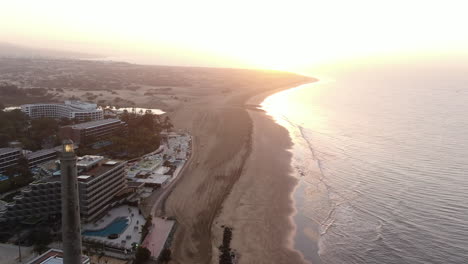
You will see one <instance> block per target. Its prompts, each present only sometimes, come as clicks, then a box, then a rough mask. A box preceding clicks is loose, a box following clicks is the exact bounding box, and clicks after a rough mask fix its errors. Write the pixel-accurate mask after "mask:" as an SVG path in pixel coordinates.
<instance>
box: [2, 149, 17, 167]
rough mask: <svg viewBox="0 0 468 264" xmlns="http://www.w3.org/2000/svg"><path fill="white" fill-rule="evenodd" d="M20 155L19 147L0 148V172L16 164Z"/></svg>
mask: <svg viewBox="0 0 468 264" xmlns="http://www.w3.org/2000/svg"><path fill="white" fill-rule="evenodd" d="M20 157H21V149H20V148H0V173H2V172H5V170H6V169H7V168H9V167H13V166H15V165H16V164H18V160H19V158H20Z"/></svg>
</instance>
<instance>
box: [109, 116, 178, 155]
mask: <svg viewBox="0 0 468 264" xmlns="http://www.w3.org/2000/svg"><path fill="white" fill-rule="evenodd" d="M121 120H122V121H124V122H125V123H126V124H127V131H122V133H120V134H118V135H114V136H113V137H111V138H110V139H109V140H110V141H111V142H112V143H113V144H112V145H109V146H106V147H105V150H106V152H108V153H109V154H110V155H112V156H119V157H125V158H130V159H131V158H136V157H140V156H142V155H144V154H146V153H149V152H152V151H154V150H156V149H158V148H159V145H160V144H161V136H160V132H161V131H162V130H164V129H170V128H172V127H173V126H172V124H171V121H170V119H169V118H168V117H166V118H165V119H164V120H161V119H160V117H159V116H158V115H155V114H152V113H145V114H144V115H138V114H135V113H128V112H125V113H124V114H123V115H122V116H121Z"/></svg>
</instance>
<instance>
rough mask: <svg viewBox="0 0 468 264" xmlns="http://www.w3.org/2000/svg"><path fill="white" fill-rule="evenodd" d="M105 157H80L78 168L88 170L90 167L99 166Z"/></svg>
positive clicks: (77, 163)
mask: <svg viewBox="0 0 468 264" xmlns="http://www.w3.org/2000/svg"><path fill="white" fill-rule="evenodd" d="M103 159H104V157H103V156H93V155H85V156H83V157H78V159H77V162H76V166H77V167H78V168H80V167H81V168H86V169H89V167H91V166H93V165H95V164H97V163H98V162H99V161H101V160H103Z"/></svg>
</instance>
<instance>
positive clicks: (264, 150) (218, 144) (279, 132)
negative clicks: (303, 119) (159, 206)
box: [166, 79, 311, 263]
mask: <svg viewBox="0 0 468 264" xmlns="http://www.w3.org/2000/svg"><path fill="white" fill-rule="evenodd" d="M310 81H311V80H310V79H309V80H301V81H297V80H295V81H293V82H289V83H281V84H279V83H278V84H275V83H269V84H267V85H265V86H264V87H255V88H253V87H251V88H245V89H240V90H239V91H238V92H234V93H231V94H229V95H227V96H206V97H203V98H201V99H200V100H198V101H197V102H192V103H190V104H186V105H185V106H184V107H183V108H180V109H178V110H177V111H175V112H174V113H171V118H172V119H173V121H174V123H175V127H177V128H182V129H186V130H188V131H189V132H190V133H192V135H193V136H194V141H193V149H194V154H193V157H192V160H191V163H190V164H188V165H187V166H188V167H187V170H186V172H185V173H184V175H181V176H182V178H181V179H180V180H179V182H178V183H177V185H176V186H175V188H174V190H173V192H172V193H171V195H170V196H169V198H168V199H167V201H166V212H167V214H168V215H170V216H175V217H176V219H177V220H178V222H179V223H178V227H177V231H176V233H175V238H174V243H173V246H172V251H173V261H172V263H218V261H219V259H218V256H219V251H218V247H219V246H220V244H221V241H222V228H221V226H222V225H226V226H230V227H233V240H232V243H231V247H232V249H233V250H234V251H235V252H236V253H237V255H238V256H239V259H238V260H239V262H238V263H302V262H303V259H302V257H301V255H300V254H299V253H297V252H296V251H293V250H292V249H291V238H290V234H291V233H292V231H293V228H294V227H293V225H292V223H291V221H290V215H291V214H292V213H293V206H292V199H291V197H290V193H291V192H292V190H293V188H294V186H295V184H296V180H295V179H294V178H293V177H291V176H288V173H289V171H290V164H289V162H290V153H289V152H288V151H287V149H288V148H290V146H291V142H290V139H289V136H288V132H287V131H286V129H284V128H283V127H281V126H279V125H277V124H276V123H275V122H274V121H273V120H271V118H270V117H268V116H267V115H266V114H265V113H264V112H262V111H258V110H248V109H251V108H252V107H246V106H245V103H246V102H247V100H248V104H252V105H255V104H258V103H260V102H261V101H262V100H263V98H265V97H266V96H267V95H269V94H272V93H274V92H277V91H279V90H284V89H289V88H292V87H296V86H298V85H300V84H303V83H306V82H310ZM249 99H250V100H249Z"/></svg>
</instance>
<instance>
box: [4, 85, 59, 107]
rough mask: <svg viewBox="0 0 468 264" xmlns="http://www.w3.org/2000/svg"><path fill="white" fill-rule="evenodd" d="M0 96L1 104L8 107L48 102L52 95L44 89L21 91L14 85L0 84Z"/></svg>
mask: <svg viewBox="0 0 468 264" xmlns="http://www.w3.org/2000/svg"><path fill="white" fill-rule="evenodd" d="M0 94H1V95H2V98H1V99H2V102H1V103H3V104H6V103H8V104H9V105H19V104H28V103H33V102H39V101H40V102H50V101H52V100H53V99H52V98H53V97H54V95H53V94H51V93H49V92H48V90H47V89H45V88H28V89H21V88H18V87H17V86H16V85H14V84H10V83H5V82H3V83H0ZM51 99H52V100H51Z"/></svg>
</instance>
